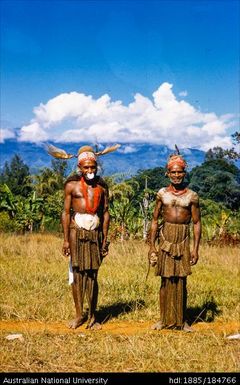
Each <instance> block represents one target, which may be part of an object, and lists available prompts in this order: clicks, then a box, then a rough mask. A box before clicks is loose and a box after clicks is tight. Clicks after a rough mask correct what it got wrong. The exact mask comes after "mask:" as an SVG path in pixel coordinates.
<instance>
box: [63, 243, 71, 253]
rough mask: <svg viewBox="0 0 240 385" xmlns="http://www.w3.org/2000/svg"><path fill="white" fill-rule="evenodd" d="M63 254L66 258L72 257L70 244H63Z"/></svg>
mask: <svg viewBox="0 0 240 385" xmlns="http://www.w3.org/2000/svg"><path fill="white" fill-rule="evenodd" d="M62 253H63V255H64V256H65V257H69V256H70V247H69V242H67V241H64V242H63V248H62Z"/></svg>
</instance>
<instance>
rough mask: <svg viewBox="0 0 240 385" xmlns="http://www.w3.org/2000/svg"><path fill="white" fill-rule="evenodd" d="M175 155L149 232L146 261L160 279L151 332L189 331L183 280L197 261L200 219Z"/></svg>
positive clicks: (182, 166) (182, 162) (195, 199)
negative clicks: (157, 317)
mask: <svg viewBox="0 0 240 385" xmlns="http://www.w3.org/2000/svg"><path fill="white" fill-rule="evenodd" d="M176 149H177V153H176V154H173V155H171V156H170V158H169V160H168V163H167V173H166V174H167V176H168V177H169V179H170V182H171V183H170V185H169V186H168V187H164V188H161V189H160V190H159V191H158V193H157V199H156V206H155V209H154V213H153V220H152V223H151V232H150V250H149V254H148V256H149V261H150V264H151V265H152V266H155V269H156V270H155V275H157V276H161V287H160V295H159V300H160V321H158V322H157V323H156V324H154V325H153V326H152V329H155V330H161V329H164V328H176V329H181V330H184V331H187V332H188V331H192V330H191V328H190V327H189V325H188V324H187V322H186V304H187V287H186V283H187V276H188V275H189V274H191V266H192V265H195V264H196V263H197V261H198V249H199V243H200V238H201V219H200V209H199V198H198V195H197V194H196V193H195V192H194V191H192V190H190V189H188V188H187V187H186V185H185V184H184V177H185V175H186V171H185V170H186V167H187V164H186V162H185V160H184V159H183V157H182V156H181V155H180V153H179V151H178V148H177V147H176ZM160 216H161V217H162V219H163V225H162V227H161V228H160V235H159V248H158V250H157V249H156V247H155V241H156V237H157V232H158V219H159V217H160ZM191 221H192V222H193V250H192V252H190V245H189V227H190V226H189V225H190V222H191Z"/></svg>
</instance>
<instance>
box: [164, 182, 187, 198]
mask: <svg viewBox="0 0 240 385" xmlns="http://www.w3.org/2000/svg"><path fill="white" fill-rule="evenodd" d="M167 191H170V192H171V193H172V194H173V195H177V196H178V195H183V194H185V193H186V192H187V188H186V187H185V188H184V189H183V190H175V189H174V187H173V186H172V185H171V184H170V186H168V187H167Z"/></svg>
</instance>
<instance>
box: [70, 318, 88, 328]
mask: <svg viewBox="0 0 240 385" xmlns="http://www.w3.org/2000/svg"><path fill="white" fill-rule="evenodd" d="M84 322H85V319H84V317H77V318H75V319H73V320H72V321H70V322H69V324H68V327H69V328H70V329H77V328H78V327H79V326H81V325H82V324H83V323H84Z"/></svg>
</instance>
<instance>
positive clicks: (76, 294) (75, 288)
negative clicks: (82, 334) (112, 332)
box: [69, 268, 86, 329]
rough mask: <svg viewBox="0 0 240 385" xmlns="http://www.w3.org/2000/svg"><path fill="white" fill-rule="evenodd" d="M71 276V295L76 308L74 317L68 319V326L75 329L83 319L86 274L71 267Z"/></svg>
mask: <svg viewBox="0 0 240 385" xmlns="http://www.w3.org/2000/svg"><path fill="white" fill-rule="evenodd" d="M73 278H74V281H73V283H72V295H73V300H74V304H75V309H76V318H75V319H73V320H72V321H70V323H69V327H70V328H72V329H76V328H77V327H79V326H80V325H82V324H83V323H84V321H85V319H84V316H83V302H84V296H85V290H86V276H85V274H84V272H79V270H78V269H77V268H73Z"/></svg>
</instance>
